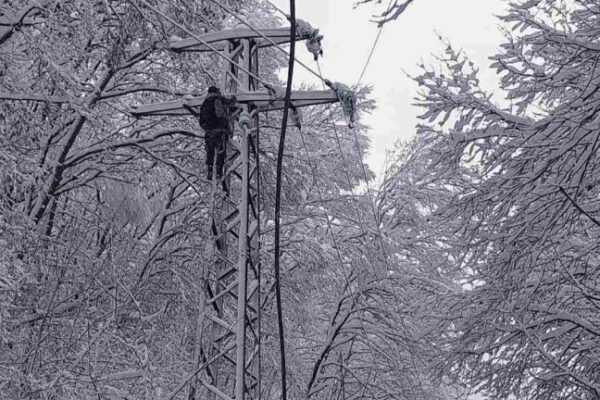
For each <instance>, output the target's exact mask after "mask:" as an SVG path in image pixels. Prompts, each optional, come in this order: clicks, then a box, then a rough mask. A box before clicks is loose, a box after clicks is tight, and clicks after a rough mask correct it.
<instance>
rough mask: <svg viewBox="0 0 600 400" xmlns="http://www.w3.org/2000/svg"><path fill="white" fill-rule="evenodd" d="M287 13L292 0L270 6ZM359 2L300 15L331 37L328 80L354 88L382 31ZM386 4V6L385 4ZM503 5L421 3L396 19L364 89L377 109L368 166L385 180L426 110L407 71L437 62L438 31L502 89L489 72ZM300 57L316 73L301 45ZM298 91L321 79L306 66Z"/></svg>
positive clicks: (325, 66)
mask: <svg viewBox="0 0 600 400" xmlns="http://www.w3.org/2000/svg"><path fill="white" fill-rule="evenodd" d="M271 1H272V3H274V4H276V5H277V6H278V7H279V8H281V9H282V10H284V11H285V12H288V11H289V1H288V0H271ZM354 3H355V1H354V0H297V1H296V17H297V18H301V19H304V20H306V21H308V22H310V23H311V24H312V25H313V27H315V28H318V29H319V30H320V32H321V33H322V34H324V36H325V39H324V41H323V49H324V57H323V58H322V59H321V60H320V64H321V68H322V72H323V76H324V77H325V78H328V79H330V80H332V81H339V82H343V83H345V84H347V85H349V86H352V85H354V84H355V83H356V82H357V80H358V77H359V75H360V72H361V70H362V68H363V66H364V63H365V61H366V59H367V56H368V54H369V51H370V49H371V46H372V44H373V41H374V39H375V36H376V35H377V25H376V24H374V23H372V22H369V20H370V19H371V17H372V14H373V13H374V12H376V11H379V10H381V8H382V6H380V7H372V6H371V5H370V4H366V5H362V6H361V7H358V8H357V9H353V4H354ZM382 3H386V2H385V1H383V2H382ZM505 4H506V2H505V0H416V1H415V2H414V3H413V4H412V5H411V6H409V8H408V9H407V10H406V11H405V13H404V14H402V15H401V16H400V17H399V18H398V20H397V21H392V22H390V23H388V24H386V25H385V27H384V28H383V33H382V35H381V38H380V39H379V43H378V45H377V48H376V50H375V54H374V55H373V57H372V59H371V62H370V64H369V67H368V70H367V72H366V74H365V77H364V78H363V81H362V83H365V84H369V85H372V86H373V93H372V98H373V99H374V100H375V101H376V102H377V110H375V112H374V113H373V114H372V115H370V116H367V118H366V119H365V120H364V121H365V122H366V123H367V124H368V125H370V126H371V127H372V129H371V131H370V132H369V134H370V137H371V151H370V155H369V157H368V158H367V162H368V163H369V165H370V166H371V168H372V169H373V170H374V171H375V172H376V173H377V174H378V175H379V174H380V173H381V172H382V167H383V163H384V160H385V151H386V148H391V147H392V145H393V144H394V143H395V142H396V141H397V140H398V139H408V138H410V137H411V136H412V135H413V134H414V131H415V129H414V127H415V125H416V122H417V119H416V117H417V115H419V114H420V113H421V110H420V109H419V108H417V107H415V106H412V105H411V103H413V98H414V96H415V94H416V93H417V85H416V84H414V83H413V82H412V80H410V79H409V78H407V77H406V75H405V74H404V72H403V71H407V72H408V73H410V74H413V75H414V74H416V73H417V72H418V71H419V69H418V67H417V64H418V63H420V61H421V60H423V61H424V62H425V64H428V63H429V62H432V63H434V60H433V54H441V53H442V51H443V49H444V47H443V45H442V44H441V43H440V42H439V40H438V38H437V35H436V33H435V32H437V33H439V34H440V35H441V36H443V37H445V38H447V39H449V40H450V42H451V43H452V45H453V46H454V47H456V48H462V49H464V51H465V52H466V54H467V55H468V56H469V57H470V58H471V59H472V60H473V61H474V62H475V64H476V65H477V66H478V67H480V70H481V71H480V79H481V81H482V86H483V87H484V88H486V89H488V90H492V91H496V92H497V91H498V87H497V80H496V78H497V76H496V74H495V73H494V72H493V71H490V70H489V69H488V65H489V64H490V61H489V60H488V59H487V57H489V56H491V55H493V54H495V52H496V48H497V47H498V45H499V44H500V43H501V42H502V39H503V38H502V35H501V33H500V32H499V29H498V20H497V18H496V17H495V15H499V14H502V13H503V12H504V9H505ZM296 48H297V52H298V53H299V54H298V58H299V59H300V60H302V61H303V62H304V63H305V64H307V65H308V66H310V67H311V68H313V69H315V70H316V64H315V63H314V61H313V59H312V55H311V54H310V53H308V52H307V51H306V48H305V47H304V45H300V46H297V47H296ZM294 71H295V72H294V81H295V86H296V85H298V84H299V83H302V82H310V83H315V84H318V83H319V82H318V80H317V79H316V78H315V77H314V76H313V75H312V74H310V73H309V72H307V71H306V70H305V69H304V68H302V67H301V66H300V65H298V64H297V65H296V67H295V69H294Z"/></svg>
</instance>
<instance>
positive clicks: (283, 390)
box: [274, 0, 296, 400]
mask: <svg viewBox="0 0 600 400" xmlns="http://www.w3.org/2000/svg"><path fill="white" fill-rule="evenodd" d="M290 22H291V24H292V26H291V27H290V57H289V60H288V77H287V86H286V89H285V101H284V105H283V120H282V123H281V135H280V138H279V151H278V153H277V182H276V187H275V265H274V272H275V300H276V305H277V324H278V326H279V352H280V357H281V396H282V399H283V400H287V383H286V364H285V335H284V327H283V311H282V305H281V277H280V265H279V264H280V257H281V254H280V248H279V242H280V237H279V236H280V231H281V225H280V224H281V215H280V214H281V175H282V173H283V151H284V149H285V133H286V128H287V121H288V115H289V111H290V98H291V96H292V80H293V77H294V61H295V58H294V53H295V51H296V29H295V28H296V2H295V0H290Z"/></svg>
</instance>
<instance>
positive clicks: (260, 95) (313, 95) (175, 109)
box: [131, 90, 339, 116]
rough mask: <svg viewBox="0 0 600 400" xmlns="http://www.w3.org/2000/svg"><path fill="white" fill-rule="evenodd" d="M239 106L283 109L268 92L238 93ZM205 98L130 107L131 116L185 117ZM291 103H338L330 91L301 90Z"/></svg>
mask: <svg viewBox="0 0 600 400" xmlns="http://www.w3.org/2000/svg"><path fill="white" fill-rule="evenodd" d="M235 96H236V98H237V102H238V103H240V104H254V105H255V106H256V107H258V110H259V111H261V112H265V111H273V110H280V109H282V108H283V104H284V99H283V98H282V97H279V96H276V95H272V94H271V93H269V92H250V93H238V94H236V95H235ZM204 99H205V96H198V97H192V98H189V99H178V100H172V101H167V102H164V103H156V104H147V105H139V106H132V107H131V114H133V115H135V116H151V115H163V116H164V115H187V114H188V113H189V111H188V110H187V109H186V106H187V107H200V105H202V102H203V101H204ZM291 101H292V103H293V104H294V105H295V106H296V107H306V106H314V105H318V104H329V103H335V102H337V101H339V99H338V97H337V95H336V94H335V93H334V92H333V91H332V90H303V91H293V92H292V96H291Z"/></svg>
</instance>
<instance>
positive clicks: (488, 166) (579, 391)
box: [387, 0, 600, 400]
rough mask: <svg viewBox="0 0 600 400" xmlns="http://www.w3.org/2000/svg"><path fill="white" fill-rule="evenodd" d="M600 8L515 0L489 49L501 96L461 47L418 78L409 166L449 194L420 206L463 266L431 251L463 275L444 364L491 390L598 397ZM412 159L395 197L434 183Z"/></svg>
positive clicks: (441, 265)
mask: <svg viewBox="0 0 600 400" xmlns="http://www.w3.org/2000/svg"><path fill="white" fill-rule="evenodd" d="M598 18H600V6H599V5H598V3H597V2H596V1H591V0H580V1H545V0H533V1H526V2H513V3H512V4H511V7H510V11H509V12H508V13H507V15H505V16H503V17H501V20H502V21H503V22H505V23H506V25H507V27H508V28H507V30H506V42H505V43H503V44H502V45H501V50H500V51H499V52H498V54H496V55H494V56H493V57H492V59H493V64H492V65H493V67H495V68H496V69H497V70H498V73H499V74H500V75H501V78H500V85H501V89H502V92H500V93H497V96H505V97H506V102H503V103H502V104H503V105H502V106H501V105H498V104H497V103H496V102H494V96H492V94H490V93H486V92H485V91H484V90H482V89H481V88H480V86H479V81H478V78H477V70H476V68H475V67H474V65H473V64H472V63H471V62H470V61H469V60H468V58H467V57H466V56H464V55H463V54H462V53H461V52H460V51H457V50H455V49H454V48H453V47H452V46H448V47H447V49H446V52H445V55H444V56H443V57H441V58H440V60H441V69H439V70H433V69H425V70H424V71H423V73H422V74H421V75H420V76H419V77H417V78H416V80H417V82H418V83H419V84H420V85H421V86H422V88H423V91H422V94H421V96H420V97H419V99H418V104H419V105H420V106H422V107H424V108H425V110H426V112H425V113H424V115H423V116H422V123H421V124H420V125H419V127H418V139H417V140H418V141H419V143H421V145H419V146H416V147H414V150H413V151H414V153H413V154H412V157H411V158H410V160H409V161H408V162H407V163H406V165H405V166H404V169H406V168H413V167H414V166H415V165H416V164H421V165H422V167H421V168H422V169H423V171H426V172H425V173H424V175H423V177H424V179H422V180H421V182H429V183H431V185H433V188H435V190H434V192H433V193H439V194H440V196H438V197H437V198H436V199H434V200H435V201H434V206H433V207H430V206H428V205H424V206H421V207H420V208H421V210H418V209H417V210H414V211H413V213H414V214H413V215H420V216H425V217H426V218H427V220H428V221H427V224H426V225H425V227H426V228H427V229H429V231H430V237H429V241H430V243H431V246H432V249H435V248H436V247H437V250H435V251H434V250H432V251H434V252H437V254H438V255H440V256H445V257H446V259H447V260H449V261H450V265H454V267H455V268H449V269H448V268H447V267H448V263H447V262H446V261H444V257H438V258H432V259H431V262H432V264H431V265H430V271H429V274H431V273H432V271H438V272H441V273H443V275H444V276H445V278H446V279H450V280H451V282H452V283H453V286H452V287H453V288H452V289H449V290H446V291H440V290H438V295H439V296H441V297H440V300H439V302H438V304H439V305H440V313H441V314H442V315H440V316H438V318H439V319H438V321H439V324H438V326H437V329H438V330H437V333H438V335H439V336H438V339H437V340H436V343H435V344H436V346H437V347H438V349H439V351H440V353H441V357H440V359H439V364H438V366H439V367H440V368H439V369H438V372H439V375H440V376H445V377H451V378H453V379H455V380H457V381H459V382H461V383H463V384H465V385H467V386H469V387H471V388H473V389H476V390H480V391H483V392H485V393H487V394H489V395H490V396H492V397H493V398H519V399H536V400H537V399H540V400H541V399H564V398H574V399H575V398H576V399H596V398H598V397H599V396H600V385H599V384H598V382H600V317H599V315H600V314H599V313H598V311H599V307H600V289H599V286H598V279H599V271H600V256H599V254H600V253H599V252H598V249H599V242H598V238H599V237H600V235H599V233H600V218H599V214H598V213H599V211H600V191H599V190H600V189H599V188H600V186H599V185H598V183H599V182H598V176H600V158H599V157H598V148H599V146H600V129H599V128H598V122H599V121H600V113H599V112H598V102H599V101H600V96H599V95H598V88H599V87H600V86H599V84H600V72H599V71H598V58H599V57H600V45H599V43H600V42H599V35H600V30H599V28H598V23H597V22H598ZM403 171H404V170H403V169H400V170H399V171H397V172H395V174H397V175H398V177H397V178H395V180H396V181H402V180H404V181H406V182H407V184H408V186H407V187H402V188H400V187H399V188H397V189H395V190H394V189H390V190H389V193H390V194H388V195H387V196H388V197H389V196H391V195H392V194H394V193H396V194H397V195H398V196H399V194H398V193H403V191H405V190H409V191H411V192H412V191H415V190H418V191H419V192H420V193H423V194H424V193H427V192H426V191H423V190H424V189H425V188H426V186H423V185H421V184H419V185H418V186H414V185H413V184H412V183H411V181H410V180H409V179H407V178H406V177H402V178H400V176H402V174H405V172H403ZM405 176H406V175H405ZM405 203H406V202H405ZM413 218H416V217H413ZM411 225H412V224H411ZM402 227H403V226H402V225H400V226H399V227H398V228H396V232H397V233H396V235H400V234H402V233H403V232H402V231H401V230H400V229H402ZM408 252H409V253H410V251H408ZM413 253H414V252H413ZM437 284H438V283H436V284H434V286H433V287H435V285H437ZM436 290H437V289H436Z"/></svg>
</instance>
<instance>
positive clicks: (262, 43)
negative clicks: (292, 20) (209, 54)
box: [169, 28, 306, 52]
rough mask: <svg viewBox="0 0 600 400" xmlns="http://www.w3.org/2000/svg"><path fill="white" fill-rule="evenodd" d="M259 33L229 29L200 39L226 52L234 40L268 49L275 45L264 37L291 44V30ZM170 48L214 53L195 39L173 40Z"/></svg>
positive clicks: (298, 35)
mask: <svg viewBox="0 0 600 400" xmlns="http://www.w3.org/2000/svg"><path fill="white" fill-rule="evenodd" d="M258 32H260V33H257V32H256V31H253V30H252V29H247V28H238V29H229V30H225V31H219V32H210V33H206V34H204V35H200V36H199V38H200V39H202V40H204V41H205V42H207V43H210V44H211V45H212V46H214V47H215V48H216V49H218V50H221V51H225V50H226V49H227V48H228V46H229V42H230V41H232V40H240V39H250V40H253V41H254V44H255V45H256V46H257V47H268V46H272V45H273V44H272V43H270V42H269V41H267V40H266V39H265V38H264V37H263V36H266V37H268V38H270V39H271V41H273V42H274V43H276V44H284V43H289V42H290V28H270V29H262V30H261V29H259V30H258ZM304 39H306V37H305V36H302V35H300V34H297V35H296V40H304ZM169 48H170V49H171V50H173V51H176V52H201V51H212V50H211V49H209V48H208V47H207V46H206V45H204V44H202V43H200V42H199V41H198V40H196V39H195V38H186V39H178V40H173V41H171V43H170V44H169Z"/></svg>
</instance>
